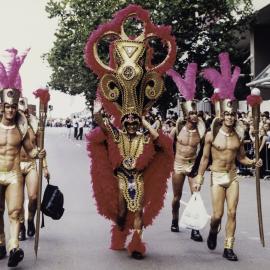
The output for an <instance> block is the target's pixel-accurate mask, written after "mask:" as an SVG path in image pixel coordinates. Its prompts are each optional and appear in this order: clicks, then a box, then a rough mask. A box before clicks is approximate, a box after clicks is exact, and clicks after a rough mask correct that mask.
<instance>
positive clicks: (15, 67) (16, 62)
mask: <svg viewBox="0 0 270 270" xmlns="http://www.w3.org/2000/svg"><path fill="white" fill-rule="evenodd" d="M29 50H30V48H28V49H27V50H26V51H25V52H23V53H22V54H20V55H18V51H17V50H16V49H14V48H13V49H9V50H7V51H8V52H9V53H10V55H11V57H12V58H13V59H12V60H11V62H10V65H9V71H8V79H9V87H11V88H15V89H18V90H21V89H22V83H21V77H20V74H19V70H20V68H21V66H22V64H23V62H24V59H25V57H26V55H27V54H28V52H29Z"/></svg>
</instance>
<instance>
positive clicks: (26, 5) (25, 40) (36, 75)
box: [0, 0, 270, 117]
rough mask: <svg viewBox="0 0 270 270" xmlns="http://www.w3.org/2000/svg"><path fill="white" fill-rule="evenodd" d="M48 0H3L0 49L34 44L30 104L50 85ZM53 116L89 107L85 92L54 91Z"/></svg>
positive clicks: (262, 0) (28, 76)
mask: <svg viewBox="0 0 270 270" xmlns="http://www.w3.org/2000/svg"><path fill="white" fill-rule="evenodd" d="M47 2H48V0H0V52H2V51H3V50H5V49H7V48H11V47H15V48H16V49H18V50H19V51H24V50H25V49H26V48H29V47H30V48H31V50H30V52H29V54H28V56H27V58H26V59H25V62H24V64H23V66H22V68H21V72H20V73H21V77H22V85H23V95H24V96H26V97H27V98H28V100H29V103H30V104H36V105H37V104H38V102H37V100H36V99H35V98H34V96H33V94H32V92H33V91H34V90H36V89H37V88H40V87H44V86H46V84H47V82H48V81H49V80H50V74H51V69H50V67H49V65H48V63H47V62H46V61H45V62H44V61H43V60H42V59H41V56H42V55H43V54H44V53H47V52H48V51H49V50H50V49H51V48H52V47H53V41H54V40H55V37H54V33H55V31H56V29H57V20H55V19H49V18H48V14H47V13H46V12H45V5H46V3H47ZM253 3H254V6H255V9H259V8H262V7H263V6H265V5H267V4H270V0H253ZM50 92H51V101H50V104H51V105H53V108H54V110H53V112H52V117H67V116H69V115H70V114H71V113H73V112H80V111H82V110H83V109H84V108H85V100H84V98H83V97H82V96H75V97H74V96H68V95H65V94H63V93H61V92H59V91H53V90H52V91H50Z"/></svg>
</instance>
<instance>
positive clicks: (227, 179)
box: [211, 169, 238, 188]
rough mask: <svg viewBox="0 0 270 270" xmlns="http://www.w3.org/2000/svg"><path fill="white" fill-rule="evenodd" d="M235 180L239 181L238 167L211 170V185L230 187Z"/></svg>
mask: <svg viewBox="0 0 270 270" xmlns="http://www.w3.org/2000/svg"><path fill="white" fill-rule="evenodd" d="M233 182H238V180H237V173H236V169H233V170H231V171H226V172H215V171H212V172H211V186H213V185H219V186H222V187H224V188H228V187H229V186H230V185H231V184H232V183H233Z"/></svg>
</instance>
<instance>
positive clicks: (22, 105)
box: [18, 97, 28, 112]
mask: <svg viewBox="0 0 270 270" xmlns="http://www.w3.org/2000/svg"><path fill="white" fill-rule="evenodd" d="M18 109H19V110H21V111H22V112H25V111H26V110H27V109H28V99H27V98H26V97H20V99H19V106H18Z"/></svg>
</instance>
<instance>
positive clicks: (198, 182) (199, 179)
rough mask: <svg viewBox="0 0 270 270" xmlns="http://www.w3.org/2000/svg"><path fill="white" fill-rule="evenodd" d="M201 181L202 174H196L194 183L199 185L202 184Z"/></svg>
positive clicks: (202, 178) (202, 179)
mask: <svg viewBox="0 0 270 270" xmlns="http://www.w3.org/2000/svg"><path fill="white" fill-rule="evenodd" d="M203 181H204V177H203V175H200V174H198V175H197V177H196V183H197V184H199V185H202V184H203Z"/></svg>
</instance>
